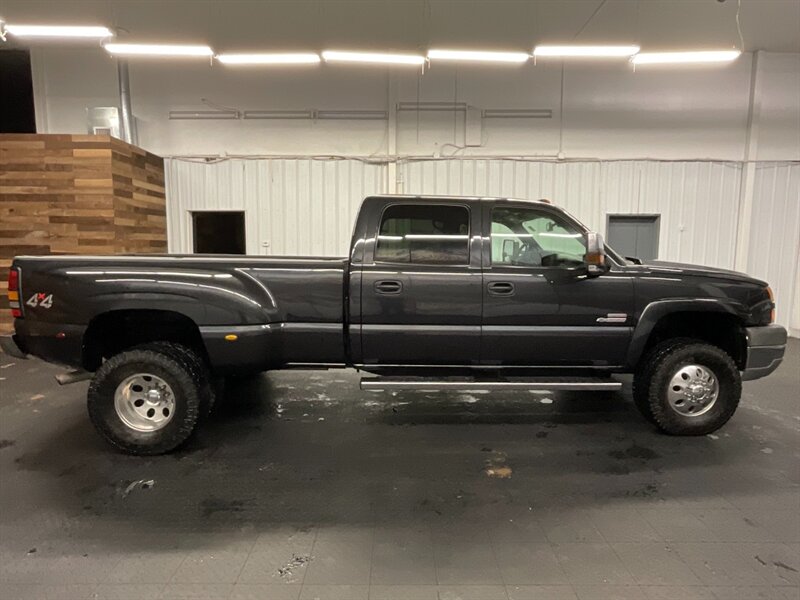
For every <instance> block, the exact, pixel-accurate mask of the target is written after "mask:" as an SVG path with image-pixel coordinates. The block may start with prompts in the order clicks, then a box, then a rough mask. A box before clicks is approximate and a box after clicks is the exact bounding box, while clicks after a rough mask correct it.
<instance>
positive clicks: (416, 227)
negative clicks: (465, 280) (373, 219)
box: [375, 204, 469, 265]
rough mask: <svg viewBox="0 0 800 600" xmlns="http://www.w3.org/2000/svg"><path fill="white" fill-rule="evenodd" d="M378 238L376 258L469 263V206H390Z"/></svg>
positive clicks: (402, 261)
mask: <svg viewBox="0 0 800 600" xmlns="http://www.w3.org/2000/svg"><path fill="white" fill-rule="evenodd" d="M377 241H378V243H377V245H376V247H375V261H376V262H391V263H414V264H425V265H466V264H469V210H467V208H465V207H463V206H444V205H437V204H431V205H423V204H396V205H393V206H390V207H388V208H387V209H386V210H385V211H384V213H383V217H382V218H381V225H380V229H379V231H378V240H377Z"/></svg>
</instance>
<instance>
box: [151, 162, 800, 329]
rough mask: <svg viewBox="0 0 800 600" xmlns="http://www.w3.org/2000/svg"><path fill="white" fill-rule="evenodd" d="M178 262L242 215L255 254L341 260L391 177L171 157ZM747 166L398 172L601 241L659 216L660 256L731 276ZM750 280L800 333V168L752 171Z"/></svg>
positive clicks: (407, 165)
mask: <svg viewBox="0 0 800 600" xmlns="http://www.w3.org/2000/svg"><path fill="white" fill-rule="evenodd" d="M166 170H167V198H168V203H167V204H168V229H169V244H170V246H169V247H170V251H171V252H191V250H192V232H191V212H192V211H198V210H243V211H245V218H246V236H247V251H248V253H250V254H313V255H326V256H344V255H346V254H347V248H348V245H349V241H350V234H351V230H352V226H353V220H354V217H355V214H356V211H357V209H358V205H359V203H360V201H361V199H362V198H363V197H364V196H367V195H370V194H376V193H384V192H386V191H387V190H388V167H387V165H385V164H372V163H367V162H364V161H359V160H355V159H338V160H314V159H230V160H224V161H220V162H216V163H205V162H194V161H187V160H182V159H174V158H173V159H169V160H167V165H166ZM741 171H742V165H741V163H735V162H714V161H674V162H669V161H652V160H649V161H591V162H562V163H556V162H544V161H532V160H507V159H468V158H463V159H462V158H453V159H441V160H407V161H402V162H400V164H399V165H398V180H399V181H400V184H399V185H400V186H401V189H402V191H403V192H404V193H409V194H455V195H480V196H513V197H518V198H551V199H552V200H554V201H555V202H556V203H557V204H559V205H560V206H563V207H565V208H566V209H567V210H569V211H570V212H571V213H572V214H573V215H575V216H576V217H578V218H579V219H580V220H582V221H583V222H584V223H586V225H587V226H589V227H591V228H592V229H595V230H597V231H600V232H603V233H605V232H606V219H607V215H608V214H619V213H621V214H659V215H661V219H660V225H661V230H660V237H659V258H660V259H662V260H673V261H681V262H691V263H697V264H705V265H710V266H717V267H723V268H729V269H730V268H733V266H734V254H735V244H736V229H737V225H738V218H739V210H738V206H739V184H740V181H741V174H742V173H741ZM751 236H752V237H751V242H750V260H749V267H748V270H749V271H750V273H751V274H753V275H756V276H758V277H762V278H764V279H766V280H767V281H769V282H770V283H771V284H772V285H773V289H774V290H775V292H776V296H777V300H778V307H779V310H778V320H779V322H781V323H783V324H784V325H787V326H789V327H790V328H791V330H792V333H793V334H794V335H799V334H800V308H798V306H797V305H798V303H800V290H798V288H800V284H798V276H799V274H798V261H799V260H800V256H799V253H800V164H798V163H763V164H759V165H758V167H757V169H756V180H755V209H754V214H753V222H752V227H751Z"/></svg>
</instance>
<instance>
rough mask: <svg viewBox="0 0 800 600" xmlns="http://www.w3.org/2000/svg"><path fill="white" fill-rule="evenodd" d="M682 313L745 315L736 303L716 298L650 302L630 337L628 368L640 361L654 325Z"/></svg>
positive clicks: (673, 299) (740, 316)
mask: <svg viewBox="0 0 800 600" xmlns="http://www.w3.org/2000/svg"><path fill="white" fill-rule="evenodd" d="M682 312H692V313H697V312H708V313H722V314H727V315H731V316H734V317H737V318H743V317H744V315H745V310H744V307H743V306H741V305H740V304H738V303H737V302H733V301H730V300H723V299H717V298H672V299H669V300H656V301H654V302H650V303H649V304H648V305H647V306H645V308H644V310H643V311H642V314H641V316H640V317H639V320H638V322H637V324H636V327H635V328H634V330H633V335H632V336H631V343H630V345H629V346H628V356H627V364H628V366H629V367H634V366H635V365H636V364H637V363H638V362H639V359H641V357H642V354H643V353H644V350H645V348H646V347H647V340H648V339H649V338H650V334H651V333H653V329H655V326H656V324H657V323H658V322H659V321H660V320H661V319H662V318H664V317H665V316H667V315H669V314H674V313H682Z"/></svg>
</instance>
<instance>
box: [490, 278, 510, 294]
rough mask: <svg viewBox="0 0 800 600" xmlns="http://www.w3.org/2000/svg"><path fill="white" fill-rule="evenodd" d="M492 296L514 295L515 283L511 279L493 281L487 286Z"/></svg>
mask: <svg viewBox="0 0 800 600" xmlns="http://www.w3.org/2000/svg"><path fill="white" fill-rule="evenodd" d="M486 289H487V290H488V291H489V293H490V294H491V295H492V296H513V295H514V284H513V283H511V282H509V281H493V282H492V283H490V284H489V285H487V286H486Z"/></svg>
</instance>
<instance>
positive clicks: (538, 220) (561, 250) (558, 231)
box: [491, 206, 586, 267]
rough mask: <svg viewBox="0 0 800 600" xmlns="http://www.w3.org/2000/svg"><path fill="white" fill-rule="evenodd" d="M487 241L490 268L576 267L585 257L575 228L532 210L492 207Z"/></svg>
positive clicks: (562, 220) (579, 236) (580, 239)
mask: <svg viewBox="0 0 800 600" xmlns="http://www.w3.org/2000/svg"><path fill="white" fill-rule="evenodd" d="M491 238H492V264H493V265H509V266H519V267H576V266H579V265H581V264H583V257H584V255H585V254H586V241H585V239H584V236H583V233H582V232H581V231H580V230H579V229H577V228H576V227H575V226H574V225H572V224H571V223H569V222H568V221H566V220H564V219H561V218H559V217H557V216H556V215H552V214H550V213H548V212H546V211H541V210H538V209H536V208H519V207H510V206H509V207H502V206H499V207H496V208H494V209H493V210H492V230H491Z"/></svg>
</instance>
